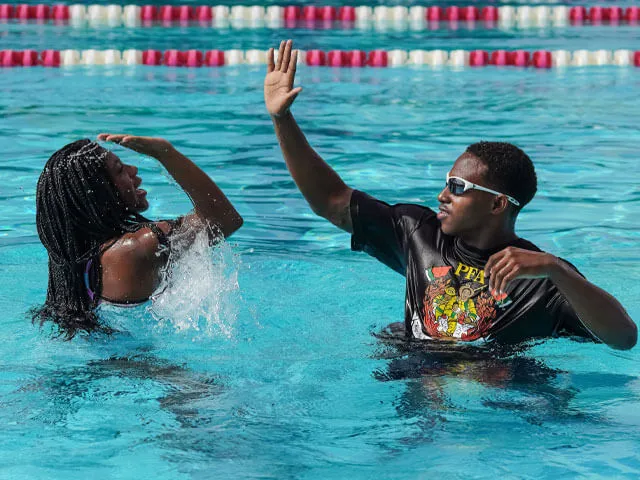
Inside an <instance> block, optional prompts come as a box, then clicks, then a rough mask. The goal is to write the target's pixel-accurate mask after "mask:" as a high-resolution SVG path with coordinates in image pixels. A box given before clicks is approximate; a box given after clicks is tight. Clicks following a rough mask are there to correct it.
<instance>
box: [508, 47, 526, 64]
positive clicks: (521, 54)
mask: <svg viewBox="0 0 640 480" xmlns="http://www.w3.org/2000/svg"><path fill="white" fill-rule="evenodd" d="M529 58H530V55H529V52H527V51H526V50H516V51H515V52H511V60H510V63H509V64H510V65H513V66H514V67H528V66H529Z"/></svg>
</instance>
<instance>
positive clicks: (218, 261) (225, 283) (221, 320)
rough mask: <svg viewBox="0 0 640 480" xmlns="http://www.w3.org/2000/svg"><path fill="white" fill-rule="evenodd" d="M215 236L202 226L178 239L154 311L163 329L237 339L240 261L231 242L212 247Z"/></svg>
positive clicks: (189, 229) (195, 225)
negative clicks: (235, 332) (235, 330)
mask: <svg viewBox="0 0 640 480" xmlns="http://www.w3.org/2000/svg"><path fill="white" fill-rule="evenodd" d="M185 223H186V222H185ZM211 234H212V232H211V229H210V228H209V227H207V226H206V225H204V224H203V223H202V222H190V224H189V225H183V226H181V227H180V228H179V229H177V230H176V231H175V232H174V233H172V235H171V252H170V253H169V262H168V267H167V269H166V271H165V273H164V275H163V281H162V284H161V285H160V287H159V288H158V290H157V291H156V293H155V294H154V295H153V296H152V298H151V305H150V306H149V308H148V310H149V312H150V313H151V315H152V316H153V317H154V318H155V320H156V321H157V322H158V325H157V328H159V329H161V330H165V329H170V330H173V331H177V332H189V333H191V334H193V333H196V332H197V335H196V337H209V338H211V337H219V336H224V337H227V338H229V337H231V335H232V334H233V327H234V324H235V321H236V319H237V316H238V309H239V304H240V288H239V284H238V271H239V265H240V259H239V257H238V256H237V255H235V254H234V253H233V250H232V248H231V246H230V245H229V244H228V243H227V242H225V241H221V242H219V243H217V244H216V245H215V246H211V244H210V237H211Z"/></svg>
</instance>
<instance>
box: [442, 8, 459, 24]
mask: <svg viewBox="0 0 640 480" xmlns="http://www.w3.org/2000/svg"><path fill="white" fill-rule="evenodd" d="M461 16H462V15H461V12H460V7H456V6H455V5H453V6H451V7H447V9H446V10H445V11H444V18H445V19H446V20H447V21H448V22H457V21H459V20H460V18H461Z"/></svg>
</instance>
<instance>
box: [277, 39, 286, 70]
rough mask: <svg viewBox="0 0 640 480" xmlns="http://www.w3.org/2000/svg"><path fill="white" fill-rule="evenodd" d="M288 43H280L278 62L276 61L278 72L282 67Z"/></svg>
mask: <svg viewBox="0 0 640 480" xmlns="http://www.w3.org/2000/svg"><path fill="white" fill-rule="evenodd" d="M285 45H286V42H285V41H284V40H283V41H281V42H280V48H279V49H278V60H276V67H275V68H276V70H280V69H281V67H282V57H283V56H284V47H285Z"/></svg>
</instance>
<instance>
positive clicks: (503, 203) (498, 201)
mask: <svg viewBox="0 0 640 480" xmlns="http://www.w3.org/2000/svg"><path fill="white" fill-rule="evenodd" d="M507 208H509V200H507V197H506V196H505V195H496V196H495V197H493V205H492V206H491V213H492V214H493V215H500V214H502V213H503V212H504V211H505V210H506V209H507Z"/></svg>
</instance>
